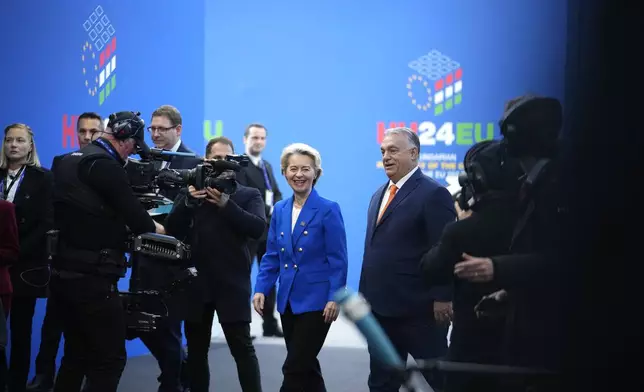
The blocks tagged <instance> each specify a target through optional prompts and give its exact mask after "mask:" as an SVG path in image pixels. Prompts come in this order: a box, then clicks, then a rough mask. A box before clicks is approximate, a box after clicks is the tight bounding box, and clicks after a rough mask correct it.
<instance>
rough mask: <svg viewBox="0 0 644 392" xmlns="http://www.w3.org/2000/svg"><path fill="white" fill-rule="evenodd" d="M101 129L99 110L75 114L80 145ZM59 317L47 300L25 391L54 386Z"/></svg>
mask: <svg viewBox="0 0 644 392" xmlns="http://www.w3.org/2000/svg"><path fill="white" fill-rule="evenodd" d="M104 131H105V124H103V118H101V116H100V115H99V114H98V113H94V112H85V113H83V114H81V115H80V116H78V120H77V122H76V136H77V137H78V145H79V147H80V148H83V147H85V146H87V145H88V144H89V143H91V142H92V140H94V139H95V138H96V137H98V136H100V134H101V132H104ZM65 155H67V154H63V155H58V156H55V157H54V160H53V162H52V164H51V171H52V173H53V171H54V168H55V166H56V163H57V162H59V161H60V160H61V159H62V158H63V157H64V156H65ZM54 181H55V179H54ZM59 319H60V317H59V316H58V311H57V309H56V304H55V301H50V300H47V308H46V310H45V319H44V320H43V323H42V328H41V330H40V349H39V351H38V356H37V357H36V375H35V376H34V378H33V379H32V380H31V381H30V382H29V384H27V391H28V392H41V391H42V392H44V391H49V390H51V389H52V388H53V387H54V377H55V376H56V355H57V354H58V346H59V345H60V338H61V337H62V336H63V326H62V325H61V322H60V321H59Z"/></svg>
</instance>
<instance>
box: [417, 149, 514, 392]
mask: <svg viewBox="0 0 644 392" xmlns="http://www.w3.org/2000/svg"><path fill="white" fill-rule="evenodd" d="M503 155H504V154H503V151H502V147H501V144H500V142H498V141H484V142H481V143H478V144H476V145H474V146H473V147H472V148H471V149H470V150H469V151H468V152H467V154H466V155H465V159H464V166H465V173H464V174H462V175H461V177H460V178H459V180H460V183H461V186H462V187H463V189H462V190H461V193H460V198H459V199H458V201H457V204H458V207H459V208H458V211H463V212H464V213H463V214H459V221H458V222H453V223H450V224H448V225H447V226H446V227H445V230H444V231H443V234H442V236H441V239H440V241H439V243H438V244H437V245H436V246H434V247H433V248H432V249H431V250H430V251H429V252H428V253H426V254H425V255H424V256H423V258H422V260H421V268H422V271H423V274H424V277H425V281H426V282H427V284H429V285H431V286H436V285H438V286H440V285H449V284H453V285H454V299H453V318H452V335H451V339H450V341H451V343H450V346H449V349H448V356H447V358H448V360H450V361H457V362H474V363H484V364H496V363H499V362H500V358H499V349H498V347H499V346H500V345H501V343H502V334H503V330H504V324H503V321H504V318H503V317H485V318H479V317H477V314H476V312H475V307H476V305H477V303H478V302H479V301H480V300H481V298H482V297H484V296H486V295H489V294H491V293H493V292H496V291H498V290H499V287H497V286H496V284H495V282H485V283H473V282H469V281H467V280H462V279H454V266H455V265H456V264H457V263H458V262H460V261H461V260H462V258H463V255H464V254H469V255H476V256H487V255H497V254H502V253H504V252H506V251H507V249H508V247H509V246H510V240H511V238H512V230H513V228H514V223H515V222H516V220H517V218H518V216H517V211H516V207H515V205H516V198H517V195H518V190H519V186H520V184H521V182H520V177H521V175H522V174H523V171H522V170H521V167H520V165H519V164H518V162H517V161H516V160H506V159H504V157H503ZM465 212H467V213H469V215H465ZM494 381H495V380H494V377H492V378H488V377H485V376H472V375H468V374H462V373H448V374H447V377H446V384H445V391H446V392H455V391H459V392H465V391H472V392H474V391H482V390H486V391H487V390H490V391H491V390H495V388H494Z"/></svg>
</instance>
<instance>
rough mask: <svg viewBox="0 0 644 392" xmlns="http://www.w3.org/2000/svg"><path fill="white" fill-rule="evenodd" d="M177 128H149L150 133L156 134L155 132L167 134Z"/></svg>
mask: <svg viewBox="0 0 644 392" xmlns="http://www.w3.org/2000/svg"><path fill="white" fill-rule="evenodd" d="M175 127H176V126H173V127H167V128H166V127H148V132H150V133H154V132H159V133H166V132H168V131H169V130H171V129H174V128H175Z"/></svg>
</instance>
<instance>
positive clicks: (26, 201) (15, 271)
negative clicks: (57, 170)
mask: <svg viewBox="0 0 644 392" xmlns="http://www.w3.org/2000/svg"><path fill="white" fill-rule="evenodd" d="M6 175H7V172H6V171H5V170H0V178H3V177H5V176H6ZM53 186H54V181H53V175H52V173H51V172H50V171H49V170H47V169H45V168H42V167H35V166H27V168H26V169H25V176H24V177H23V179H22V182H21V183H20V186H19V188H18V189H17V191H16V196H15V199H14V201H13V204H14V205H15V207H16V221H17V222H18V233H19V236H20V257H19V260H18V262H17V263H16V264H15V265H14V266H12V267H11V269H10V272H11V282H12V284H13V293H14V296H23V295H24V296H38V297H44V296H46V285H47V283H48V282H49V267H48V260H47V232H48V231H49V230H51V229H52V228H53V225H54V208H53V203H52V201H53V199H52V192H53ZM25 280H27V281H28V282H29V284H27V283H26V282H25ZM34 286H38V287H34ZM41 286H42V287H41Z"/></svg>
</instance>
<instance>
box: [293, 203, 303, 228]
mask: <svg viewBox="0 0 644 392" xmlns="http://www.w3.org/2000/svg"><path fill="white" fill-rule="evenodd" d="M300 212H302V209H301V208H299V207H295V203H293V212H292V213H291V215H292V219H291V234H293V231H294V230H295V224H296V223H297V218H299V217H300Z"/></svg>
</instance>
